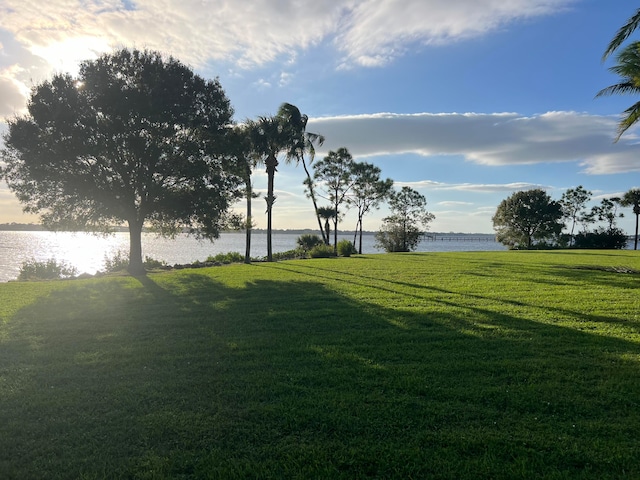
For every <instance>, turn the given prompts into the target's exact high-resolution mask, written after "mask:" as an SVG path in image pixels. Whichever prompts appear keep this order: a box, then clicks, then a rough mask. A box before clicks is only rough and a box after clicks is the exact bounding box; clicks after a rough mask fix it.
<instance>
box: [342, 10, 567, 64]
mask: <svg viewBox="0 0 640 480" xmlns="http://www.w3.org/2000/svg"><path fill="white" fill-rule="evenodd" d="M571 3H573V0H501V1H496V0H456V1H454V2H452V1H451V0H429V1H425V0H378V1H375V2H374V1H372V0H369V1H362V2H360V3H358V4H357V5H356V6H355V7H354V8H353V10H352V11H351V14H350V15H349V16H347V17H346V18H345V28H344V29H343V30H342V31H341V32H339V34H338V36H337V38H336V44H337V45H339V48H340V50H342V51H343V52H344V53H345V56H346V61H347V62H348V63H355V64H357V65H362V66H379V65H384V64H386V63H388V62H389V61H391V60H393V59H394V58H396V57H398V56H400V55H402V54H403V53H404V52H405V51H406V49H407V48H408V47H410V46H411V45H414V44H423V45H424V44H442V43H448V42H452V41H456V40H463V39H468V38H472V37H477V36H480V35H482V34H485V33H487V32H489V31H491V30H495V29H497V28H499V27H501V26H503V25H504V24H506V23H508V22H512V21H514V20H522V19H526V18H531V17H535V16H540V15H548V14H551V13H555V12H557V11H559V10H561V9H564V8H565V7H566V6H568V5H570V4H571Z"/></svg>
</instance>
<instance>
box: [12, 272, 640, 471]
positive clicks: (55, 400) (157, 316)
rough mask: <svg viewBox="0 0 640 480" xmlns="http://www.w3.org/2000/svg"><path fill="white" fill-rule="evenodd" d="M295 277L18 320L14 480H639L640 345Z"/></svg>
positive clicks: (130, 287)
mask: <svg viewBox="0 0 640 480" xmlns="http://www.w3.org/2000/svg"><path fill="white" fill-rule="evenodd" d="M284 268H285V269H287V270H289V271H288V272H287V273H286V275H283V280H281V281H269V280H255V281H252V282H251V283H248V284H246V285H244V286H242V287H229V286H228V285H226V284H223V283H221V282H219V281H216V280H215V279H213V278H212V277H211V276H209V275H208V274H207V273H206V272H200V273H183V274H179V275H171V276H157V277H154V276H149V277H142V278H140V279H137V280H135V279H123V280H121V281H113V280H111V281H91V282H78V283H77V284H70V285H69V286H68V287H66V288H63V289H60V290H58V291H55V292H53V293H52V294H51V295H49V296H48V297H46V298H43V299H41V300H39V301H38V302H36V303H34V304H33V305H30V306H28V307H26V308H24V309H23V310H21V311H20V312H18V313H17V314H16V315H15V316H14V318H13V319H12V320H11V325H12V331H11V333H10V335H9V336H8V337H7V338H6V340H5V341H4V342H3V344H2V353H0V355H1V357H0V358H1V359H2V363H0V365H2V366H3V367H2V368H3V369H2V382H3V383H2V384H1V385H3V387H7V386H9V387H10V388H3V389H2V393H1V394H0V424H1V425H5V426H6V427H7V428H6V430H5V432H6V434H5V435H3V436H1V439H0V451H2V452H3V453H2V455H1V456H0V471H4V472H8V476H7V477H6V478H28V477H33V476H34V474H35V475H36V476H41V477H47V478H69V477H79V476H81V475H84V476H85V477H87V478H102V477H109V478H176V477H180V478H246V477H257V476H260V477H261V478H285V477H286V478H319V477H322V478H367V477H371V478H408V477H422V478H425V477H431V478H477V477H479V476H484V477H491V478H517V477H518V476H520V477H526V476H531V475H533V474H537V475H541V476H544V475H545V474H546V475H551V476H553V475H554V474H555V475H557V476H559V477H562V476H572V477H573V478H580V477H581V476H582V475H583V474H584V478H589V476H590V475H594V474H596V475H598V477H599V478H615V477H617V476H619V475H620V474H621V473H622V472H623V471H624V472H626V473H627V474H629V475H632V476H633V475H634V474H638V473H640V468H639V464H638V461H637V460H636V456H635V451H634V449H635V448H636V447H637V442H636V440H635V430H636V428H635V427H636V426H637V424H638V414H637V413H635V412H636V411H637V410H638V409H637V405H636V404H635V402H636V399H637V398H638V394H640V387H639V386H638V384H637V382H636V378H637V375H638V373H640V369H639V367H638V363H637V360H636V359H637V358H638V356H639V355H640V347H639V346H638V344H636V343H634V342H629V341H625V340H621V339H615V338H610V337H604V336H600V335H591V334H589V333H585V332H579V331H575V330H571V329H566V328H562V327H558V326H554V325H548V324H540V323H537V322H533V321H530V320H527V319H524V318H521V317H518V316H517V315H514V314H506V313H505V314H496V312H495V311H490V310H488V309H486V308H480V307H473V306H471V305H466V306H464V308H460V306H459V305H456V304H455V302H451V303H450V304H447V302H448V300H447V301H444V300H441V301H440V303H441V306H442V307H449V308H441V309H438V310H437V311H435V310H434V311H430V310H429V309H423V310H421V311H410V310H406V309H402V308H384V307H380V306H379V305H372V304H369V303H367V302H364V301H357V300H354V299H352V298H348V297H346V296H343V295H340V294H339V293H337V292H336V291H334V290H331V289H329V288H327V287H326V286H324V285H322V283H320V282H319V281H318V279H317V275H315V276H314V278H310V277H308V276H306V275H304V274H302V273H300V272H294V273H295V274H294V275H292V272H291V271H290V270H291V268H290V267H289V266H286V267H284ZM298 270H299V269H298ZM314 270H315V271H316V273H318V272H319V270H318V269H316V268H315V266H314ZM361 282H362V287H363V288H369V289H371V290H372V291H373V292H375V290H376V289H378V288H380V286H379V285H378V284H374V283H375V282H373V280H372V279H367V278H365V277H363V278H361ZM392 285H393V284H390V285H387V287H388V288H389V289H390V290H393V287H392ZM423 291H424V292H426V290H423ZM414 292H415V293H414V296H415V297H416V300H417V299H418V298H421V294H420V289H416V290H415V291H414ZM449 293H451V292H449ZM422 298H423V300H424V301H425V302H426V301H433V299H432V298H431V297H429V298H427V297H425V296H422ZM604 438H613V439H614V442H613V443H612V444H608V443H606V442H604V440H603V439H604ZM612 446H613V447H615V455H614V456H612V455H611V447H612ZM518 473H519V475H518Z"/></svg>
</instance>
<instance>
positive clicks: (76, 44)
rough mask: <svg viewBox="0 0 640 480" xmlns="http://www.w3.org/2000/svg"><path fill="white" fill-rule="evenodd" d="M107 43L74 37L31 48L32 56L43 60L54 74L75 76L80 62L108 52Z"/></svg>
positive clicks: (100, 40) (96, 38)
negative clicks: (62, 73)
mask: <svg viewBox="0 0 640 480" xmlns="http://www.w3.org/2000/svg"><path fill="white" fill-rule="evenodd" d="M109 49H110V46H109V43H108V42H107V41H106V40H105V39H104V38H99V37H88V36H84V37H74V38H67V39H65V40H62V41H60V42H55V43H50V44H49V45H47V46H35V45H34V46H33V47H31V51H32V52H33V54H35V55H38V56H39V57H42V58H44V59H45V60H46V61H47V62H48V63H49V65H51V68H52V69H53V70H54V71H56V72H64V73H70V74H72V75H76V74H77V73H78V69H79V66H80V62H82V61H84V60H91V59H94V58H96V57H97V56H98V55H100V54H101V53H103V52H106V51H109Z"/></svg>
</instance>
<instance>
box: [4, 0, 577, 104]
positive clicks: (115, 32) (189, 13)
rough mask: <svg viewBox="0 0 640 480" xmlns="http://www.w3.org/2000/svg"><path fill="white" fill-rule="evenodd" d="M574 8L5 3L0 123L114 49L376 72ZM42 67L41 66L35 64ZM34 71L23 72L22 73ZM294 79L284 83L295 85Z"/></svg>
mask: <svg viewBox="0 0 640 480" xmlns="http://www.w3.org/2000/svg"><path fill="white" fill-rule="evenodd" d="M574 1H575V0H502V1H500V2H496V1H495V0H458V1H456V2H451V1H448V0H380V1H375V2H373V1H365V2H357V1H355V0H324V1H322V2H293V1H290V0H284V1H283V0H260V1H252V2H228V1H225V0H211V1H207V2H202V1H201V0H181V1H179V2H177V1H170V0H162V1H158V0H136V1H135V2H132V1H129V0H48V1H46V2H42V1H41V0H3V1H2V3H0V17H1V18H2V19H3V20H2V29H0V48H1V51H0V53H1V55H0V75H2V77H3V78H4V81H2V82H0V97H2V98H3V99H5V100H4V103H5V105H0V108H1V109H2V110H1V111H0V113H4V112H6V111H7V110H11V109H14V108H16V107H17V108H22V107H23V104H24V100H25V98H24V88H21V87H20V85H18V87H19V88H17V89H16V84H15V83H12V82H10V81H7V78H10V79H13V80H15V81H16V82H19V83H20V84H21V85H22V87H24V86H27V87H29V86H30V85H29V82H30V81H35V82H38V81H40V80H41V79H42V77H44V76H47V75H49V74H50V73H51V71H53V70H57V71H73V70H75V69H76V68H77V64H78V62H79V61H81V60H84V59H90V58H93V57H95V56H96V55H98V54H99V53H102V52H104V51H107V50H110V49H112V48H118V47H121V46H129V47H131V46H135V47H138V48H149V49H154V50H160V51H162V52H166V53H169V54H172V55H174V56H176V57H177V58H179V59H180V60H182V61H184V62H186V63H188V64H190V65H192V66H194V67H195V68H196V69H204V70H206V69H207V66H208V65H209V64H211V62H225V63H227V64H229V65H232V66H234V67H236V68H251V67H255V66H262V65H265V64H268V63H272V62H276V61H277V62H280V63H281V64H283V65H291V64H293V63H295V62H296V59H297V58H298V55H299V53H300V52H304V51H306V50H308V49H309V48H311V47H313V46H317V45H320V44H324V45H328V46H330V45H333V46H334V51H335V52H336V54H335V55H334V57H335V58H334V62H335V66H336V67H338V66H339V65H342V66H344V65H350V66H357V67H377V66H381V65H385V64H387V63H389V62H391V61H393V60H394V59H395V58H397V57H399V56H402V55H403V54H404V53H405V52H406V51H407V50H408V49H409V48H411V47H412V46H415V45H416V44H420V45H429V44H441V43H446V42H453V41H458V40H463V39H468V38H471V37H477V36H479V35H483V34H485V33H487V32H490V31H494V30H496V29H498V28H501V27H503V26H504V25H506V24H508V23H510V22H513V21H516V20H519V19H523V18H530V17H535V16H540V15H548V14H552V13H555V12H558V11H561V10H562V9H564V8H566V7H567V6H568V5H571V4H572V3H573V2H574ZM33 57H36V58H37V61H33ZM17 64H20V65H26V66H27V68H26V69H25V71H23V72H20V73H18V72H16V71H14V70H11V67H12V66H13V65H17ZM288 80H289V78H288V77H287V76H286V75H285V76H284V77H282V78H281V79H280V83H281V84H283V83H285V82H287V81H288Z"/></svg>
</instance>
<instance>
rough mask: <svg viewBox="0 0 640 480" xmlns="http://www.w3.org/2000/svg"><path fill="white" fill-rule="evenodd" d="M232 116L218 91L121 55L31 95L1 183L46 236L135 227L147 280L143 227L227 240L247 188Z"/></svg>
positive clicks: (135, 53)
mask: <svg viewBox="0 0 640 480" xmlns="http://www.w3.org/2000/svg"><path fill="white" fill-rule="evenodd" d="M231 116H232V109H231V107H230V104H229V100H228V99H227V97H226V95H225V93H224V91H223V89H222V87H221V86H220V83H219V82H218V81H217V80H205V79H203V78H201V77H199V76H197V75H195V74H194V73H193V72H192V70H191V69H190V68H188V67H186V66H185V65H183V64H182V63H180V62H179V61H177V60H175V59H173V58H170V57H169V58H163V57H162V55H161V54H159V53H157V52H152V51H139V50H132V51H131V50H127V49H123V50H120V51H117V52H114V53H111V54H106V55H103V56H101V57H99V58H98V59H96V60H92V61H86V62H83V63H82V64H81V65H80V69H79V73H78V75H77V76H76V77H74V76H71V75H68V74H57V75H55V76H54V77H53V78H52V79H51V80H49V81H45V82H43V83H42V84H40V85H37V86H36V87H34V88H33V90H32V92H31V97H30V99H29V103H28V113H27V114H26V115H24V116H19V117H16V118H14V119H12V120H10V121H9V131H8V133H7V134H6V136H5V144H6V148H5V149H4V150H3V152H2V157H3V160H4V162H5V163H6V168H5V170H4V172H3V173H4V177H5V179H6V181H7V183H8V185H9V187H10V189H11V190H13V192H15V194H16V195H17V197H18V199H19V200H20V201H21V202H22V203H23V204H24V209H25V211H28V212H33V213H37V214H40V216H41V219H42V222H43V224H44V225H45V226H46V227H47V228H50V229H55V230H61V229H66V230H80V229H83V230H93V231H101V232H104V231H108V230H109V229H110V227H111V226H112V225H114V224H121V223H126V224H127V225H128V227H129V235H130V252H129V259H130V263H129V270H130V272H132V273H134V274H139V273H143V272H144V266H143V263H142V242H141V232H142V229H143V226H144V225H149V226H151V227H154V228H155V229H156V230H157V231H158V232H159V233H160V234H163V235H173V234H175V233H177V232H179V231H183V230H184V229H187V230H188V231H190V232H192V233H195V234H197V235H200V236H202V237H205V238H210V239H213V238H216V237H217V236H218V235H219V232H220V230H221V228H222V227H223V226H224V223H225V219H226V213H227V211H228V207H229V206H230V204H231V203H232V202H233V201H234V200H235V198H236V196H237V192H238V190H237V187H238V185H239V182H240V178H239V177H238V176H237V175H236V174H235V172H236V168H237V166H236V165H235V162H234V157H233V156H229V155H227V154H226V152H225V151H224V146H225V145H226V141H225V140H224V137H225V136H226V134H227V133H228V130H229V128H228V127H229V125H230V123H231Z"/></svg>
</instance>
